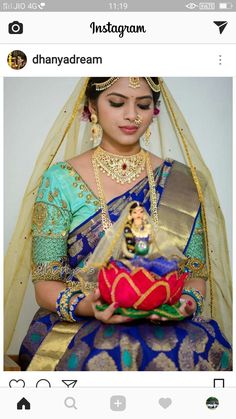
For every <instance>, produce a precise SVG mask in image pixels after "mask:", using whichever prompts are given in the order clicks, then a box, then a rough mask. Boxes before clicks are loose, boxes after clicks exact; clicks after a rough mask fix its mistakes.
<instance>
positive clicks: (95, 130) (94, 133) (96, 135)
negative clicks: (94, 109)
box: [90, 113, 102, 142]
mask: <svg viewBox="0 0 236 419" xmlns="http://www.w3.org/2000/svg"><path fill="white" fill-rule="evenodd" d="M91 123H92V126H91V138H90V139H91V141H93V142H95V141H96V142H99V141H100V140H101V139H102V127H101V125H100V124H99V123H98V117H97V115H96V114H95V113H92V114H91Z"/></svg>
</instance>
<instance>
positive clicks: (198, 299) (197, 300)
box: [182, 288, 204, 317]
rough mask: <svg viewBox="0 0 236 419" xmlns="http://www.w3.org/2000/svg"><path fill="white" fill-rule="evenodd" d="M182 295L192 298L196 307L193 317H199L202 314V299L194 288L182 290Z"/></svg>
mask: <svg viewBox="0 0 236 419" xmlns="http://www.w3.org/2000/svg"><path fill="white" fill-rule="evenodd" d="M182 295H189V296H190V297H192V298H193V299H194V301H195V303H196V305H197V308H196V311H195V314H194V316H195V317H196V316H199V315H200V314H201V313H202V309H203V303H204V297H203V295H202V294H201V293H200V291H198V290H197V289H196V288H184V289H183V291H182Z"/></svg>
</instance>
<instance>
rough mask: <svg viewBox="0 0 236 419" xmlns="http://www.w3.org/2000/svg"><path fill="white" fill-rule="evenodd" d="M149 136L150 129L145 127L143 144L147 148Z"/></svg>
mask: <svg viewBox="0 0 236 419" xmlns="http://www.w3.org/2000/svg"><path fill="white" fill-rule="evenodd" d="M151 134H152V133H151V129H150V127H147V129H146V131H145V133H144V144H145V146H149V144H150V137H151Z"/></svg>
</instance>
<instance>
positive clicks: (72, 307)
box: [69, 292, 85, 322]
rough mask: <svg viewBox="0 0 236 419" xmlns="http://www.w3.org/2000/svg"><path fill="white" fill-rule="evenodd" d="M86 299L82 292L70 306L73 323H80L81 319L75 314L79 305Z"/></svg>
mask: <svg viewBox="0 0 236 419" xmlns="http://www.w3.org/2000/svg"><path fill="white" fill-rule="evenodd" d="M84 298H85V295H84V294H83V293H82V292H79V294H78V295H77V297H75V299H74V301H73V303H71V304H70V306H69V316H70V319H71V321H72V322H78V321H79V320H80V317H79V316H77V315H76V314H75V310H76V307H77V305H78V304H79V303H80V302H81V301H82V300H83V299H84Z"/></svg>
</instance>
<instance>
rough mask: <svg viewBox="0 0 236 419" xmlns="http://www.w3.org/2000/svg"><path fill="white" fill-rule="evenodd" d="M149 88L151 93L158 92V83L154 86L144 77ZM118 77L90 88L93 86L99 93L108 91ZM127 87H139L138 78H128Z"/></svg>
mask: <svg viewBox="0 0 236 419" xmlns="http://www.w3.org/2000/svg"><path fill="white" fill-rule="evenodd" d="M144 78H145V80H146V82H147V84H148V85H149V87H150V88H151V89H152V91H153V92H160V85H159V83H158V84H156V83H155V82H154V81H153V80H152V78H151V77H144ZM119 79H120V77H110V78H109V79H107V80H106V81H104V82H101V83H93V84H92V86H95V89H96V91H97V92H101V91H103V90H106V89H108V88H109V87H111V86H112V85H113V84H114V83H115V82H116V81H117V80H119ZM129 86H130V87H132V88H133V89H136V88H137V87H140V77H129Z"/></svg>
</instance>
